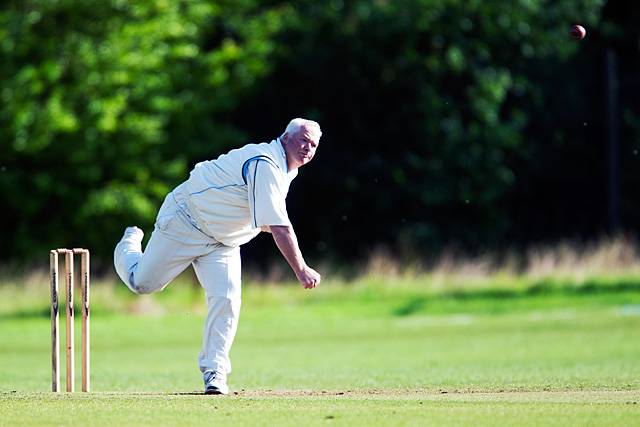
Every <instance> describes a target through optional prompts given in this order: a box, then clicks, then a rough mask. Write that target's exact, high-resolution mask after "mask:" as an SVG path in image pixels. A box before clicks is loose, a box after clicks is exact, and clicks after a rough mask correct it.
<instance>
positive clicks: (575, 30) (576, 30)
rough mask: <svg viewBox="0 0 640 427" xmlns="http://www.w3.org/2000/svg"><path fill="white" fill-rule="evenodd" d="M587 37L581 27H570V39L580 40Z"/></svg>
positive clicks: (585, 31)
mask: <svg viewBox="0 0 640 427" xmlns="http://www.w3.org/2000/svg"><path fill="white" fill-rule="evenodd" d="M586 35H587V30H585V29H584V27H583V26H582V25H578V24H576V25H574V26H572V27H571V38H573V39H576V40H582V39H583V38H584V36H586Z"/></svg>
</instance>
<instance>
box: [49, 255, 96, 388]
mask: <svg viewBox="0 0 640 427" xmlns="http://www.w3.org/2000/svg"><path fill="white" fill-rule="evenodd" d="M61 254H64V256H65V283H66V314H67V315H66V321H67V324H66V326H67V335H66V350H67V370H66V373H67V391H68V392H73V391H74V389H75V386H74V384H75V358H74V319H75V318H74V307H73V291H74V262H73V260H74V255H80V280H81V291H82V305H81V307H82V391H85V392H88V391H90V390H91V383H90V377H91V375H90V367H91V356H90V338H91V333H90V322H89V288H90V266H89V258H90V257H89V250H88V249H82V248H73V249H53V250H51V251H50V253H49V266H50V273H51V390H52V391H54V392H59V391H60V358H59V357H60V330H59V311H58V308H59V292H58V291H59V289H58V277H59V275H58V255H61Z"/></svg>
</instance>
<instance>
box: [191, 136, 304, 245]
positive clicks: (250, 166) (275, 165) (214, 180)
mask: <svg viewBox="0 0 640 427" xmlns="http://www.w3.org/2000/svg"><path fill="white" fill-rule="evenodd" d="M297 175H298V170H297V169H294V170H292V171H290V172H289V171H288V167H287V157H286V154H285V151H284V147H283V146H282V144H281V143H280V139H279V138H278V139H276V140H273V141H271V142H270V143H262V144H249V145H245V146H244V147H242V148H238V149H235V150H231V151H229V152H228V153H227V154H223V155H221V156H220V157H218V158H217V159H215V160H208V161H205V162H200V163H198V164H197V165H196V166H195V167H194V168H193V170H192V171H191V174H190V176H189V179H188V180H187V181H186V182H185V183H184V185H185V187H186V190H187V193H188V197H186V204H187V206H188V207H189V210H190V211H191V214H192V215H194V216H195V217H196V218H197V221H198V223H199V226H200V227H201V228H202V230H203V231H204V232H205V233H206V234H208V235H210V236H211V237H213V238H214V239H216V240H217V241H219V242H220V243H222V244H224V245H227V246H239V245H242V244H244V243H246V242H248V241H249V240H251V239H253V238H254V237H255V236H257V235H258V234H259V233H260V227H262V226H270V225H291V222H290V221H289V216H288V214H287V206H286V202H285V199H286V197H287V193H288V192H289V185H290V184H291V181H292V180H293V179H294V178H295V177H296V176H297Z"/></svg>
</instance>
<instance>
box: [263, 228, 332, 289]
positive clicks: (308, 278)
mask: <svg viewBox="0 0 640 427" xmlns="http://www.w3.org/2000/svg"><path fill="white" fill-rule="evenodd" d="M270 229H271V234H272V236H273V240H274V241H275V242H276V245H277V246H278V249H280V252H281V253H282V256H284V258H285V259H286V260H287V262H288V263H289V265H290V266H291V268H292V269H293V271H294V272H295V273H296V277H297V278H298V280H299V281H300V283H301V284H302V286H304V287H305V288H307V289H309V288H315V287H316V286H317V285H318V284H319V283H320V274H318V272H317V271H315V270H314V269H312V268H311V267H309V266H308V265H307V263H306V262H305V261H304V258H303V257H302V252H300V248H299V246H298V239H297V238H296V233H295V232H294V231H293V227H290V226H285V225H272V226H271V227H270Z"/></svg>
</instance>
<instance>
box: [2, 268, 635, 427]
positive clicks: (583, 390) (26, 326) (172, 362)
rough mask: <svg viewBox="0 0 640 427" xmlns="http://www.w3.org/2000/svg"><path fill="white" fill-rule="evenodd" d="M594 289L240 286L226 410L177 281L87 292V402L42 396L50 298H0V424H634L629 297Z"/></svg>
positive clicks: (193, 308) (197, 301)
mask: <svg viewBox="0 0 640 427" xmlns="http://www.w3.org/2000/svg"><path fill="white" fill-rule="evenodd" d="M593 283H595V284H593ZM593 283H592V285H589V286H586V285H585V284H584V283H582V284H580V286H574V285H567V286H563V285H562V284H551V285H549V284H548V285H545V286H541V285H540V284H539V283H538V284H537V285H536V284H535V283H529V284H528V285H527V286H524V287H522V286H519V287H515V286H514V287H509V286H499V287H498V286H496V287H491V286H485V287H480V288H474V289H466V290H465V289H455V290H453V291H451V290H443V291H438V290H435V289H433V288H429V287H424V286H421V285H420V284H419V283H414V284H411V283H410V282H409V281H398V282H396V283H392V282H375V281H361V282H358V283H354V284H352V285H350V286H349V285H344V284H338V283H329V284H327V286H324V287H322V288H319V289H317V290H314V291H304V290H301V289H299V288H297V287H295V286H291V287H273V286H263V287H260V286H250V287H247V288H246V289H245V292H244V299H243V312H242V315H241V321H240V327H239V331H238V335H237V338H236V344H235V345H234V348H233V351H232V361H233V368H234V371H233V373H232V374H231V375H230V378H229V381H230V387H231V389H232V390H233V392H235V393H236V394H232V395H231V396H229V397H226V398H220V397H211V396H203V395H200V394H198V393H199V392H200V390H201V380H200V376H199V372H198V370H197V354H198V350H199V346H200V340H201V330H202V321H203V317H204V311H203V302H202V296H201V295H200V293H199V292H194V291H193V289H192V288H191V287H190V286H189V285H188V283H182V284H181V283H176V284H174V285H172V286H171V287H169V288H168V290H167V291H166V292H164V293H162V294H159V295H157V296H153V297H147V298H142V297H135V296H131V295H128V294H126V293H125V292H123V291H122V289H121V288H115V289H113V288H112V287H110V286H106V285H103V286H96V287H95V288H94V296H95V298H94V299H93V318H92V322H93V323H92V355H93V363H92V385H93V390H94V393H92V394H90V395H83V394H81V393H76V394H74V395H68V394H65V393H62V394H60V395H54V394H52V393H49V392H48V391H47V390H49V388H50V379H51V374H50V353H49V352H50V348H49V339H50V329H49V328H50V326H49V319H48V317H47V315H46V311H47V307H48V305H47V301H46V296H47V294H46V286H44V288H45V289H44V294H43V293H42V289H40V288H37V290H36V291H35V292H34V288H30V289H31V291H30V292H31V293H30V295H28V296H25V295H24V292H23V291H21V290H20V289H19V288H17V287H11V286H5V287H0V299H1V300H2V301H3V303H2V304H0V337H1V339H0V414H2V415H1V416H0V425H51V424H54V425H67V424H87V425H89V424H90V425H111V426H113V425H130V424H145V425H201V424H212V423H223V424H228V425H230V424H233V425H301V424H303V423H304V424H309V425H326V424H327V423H332V424H339V425H381V424H385V425H443V424H446V425H496V424H518V425H585V424H590V425H640V421H639V420H640V410H639V407H640V403H639V402H640V358H639V357H638V355H639V354H640V287H638V286H637V282H634V281H631V280H629V281H619V282H614V283H611V282H610V281H607V282H606V283H605V281H596V282H593ZM28 297H31V303H30V304H28V303H27V300H28ZM9 298H13V301H16V303H15V304H13V305H12V304H9V303H8V302H7V299H9ZM141 312H144V313H147V314H144V315H143V314H135V313H141ZM61 325H63V322H61ZM62 330H63V336H62V337H61V343H64V328H62ZM79 330H80V324H79V322H77V324H76V331H77V332H76V340H77V343H78V347H77V348H79ZM79 359H80V357H79V352H77V353H76V363H77V366H76V377H77V386H76V387H77V388H79V381H80V375H79V374H80V366H79ZM63 360H64V359H63ZM62 364H63V365H64V363H62ZM62 378H63V383H64V373H63V375H62ZM63 387H64V384H63Z"/></svg>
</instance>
